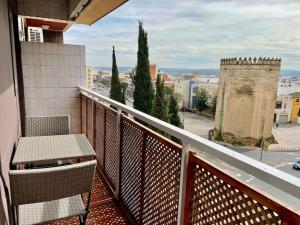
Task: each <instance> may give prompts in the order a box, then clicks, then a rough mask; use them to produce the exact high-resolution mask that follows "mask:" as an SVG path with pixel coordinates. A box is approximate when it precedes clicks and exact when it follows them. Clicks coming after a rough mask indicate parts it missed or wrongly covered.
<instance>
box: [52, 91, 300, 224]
mask: <svg viewBox="0 0 300 225" xmlns="http://www.w3.org/2000/svg"><path fill="white" fill-rule="evenodd" d="M80 90H81V97H80V99H81V127H82V132H83V133H85V134H86V136H87V138H88V140H89V141H90V143H91V145H92V146H93V147H94V149H95V151H96V154H97V162H98V171H97V175H96V178H95V181H94V186H93V192H92V202H91V213H90V214H89V216H88V222H87V224H300V210H299V209H300V204H299V197H300V194H299V193H300V192H299V191H300V181H299V179H297V178H295V177H293V176H290V175H289V174H286V173H283V172H280V171H278V170H276V169H274V168H271V167H269V166H267V165H265V164H262V163H260V162H257V161H255V160H252V159H250V158H248V157H245V156H243V155H241V154H239V153H236V152H233V151H231V150H229V149H227V148H224V147H222V146H219V145H217V144H214V143H212V142H209V141H207V140H205V139H202V138H200V137H198V136H196V135H193V134H191V133H188V132H186V131H184V130H181V129H179V128H176V127H173V126H171V125H169V124H167V123H164V122H162V121H159V120H157V119H155V118H153V117H151V116H148V115H145V114H143V113H141V112H139V111H137V110H135V109H132V108H130V107H127V106H124V105H122V104H120V103H117V102H115V101H113V100H110V99H108V98H106V97H104V96H101V95H99V94H97V93H95V92H92V91H88V90H87V89H84V88H80ZM110 106H113V108H112V107H110ZM125 112H126V115H125ZM133 117H135V118H138V119H139V120H142V121H143V122H145V123H147V124H150V125H151V126H154V127H156V128H158V129H160V130H163V131H164V132H167V133H169V134H170V135H172V136H175V137H177V138H179V139H181V140H182V143H183V145H182V146H181V145H178V144H176V143H174V142H172V141H170V140H168V139H166V138H165V137H163V136H161V135H159V134H158V133H156V132H154V131H152V130H151V129H149V128H148V127H146V126H144V125H141V124H140V123H138V122H136V121H135V120H134V119H133ZM249 177H251V179H248V178H249ZM77 223H78V219H77V218H71V219H67V220H63V221H59V222H54V223H50V224H77Z"/></svg>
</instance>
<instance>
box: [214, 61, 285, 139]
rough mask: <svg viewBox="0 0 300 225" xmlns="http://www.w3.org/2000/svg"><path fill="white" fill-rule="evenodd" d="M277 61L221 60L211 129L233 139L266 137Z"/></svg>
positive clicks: (277, 66) (271, 117)
mask: <svg viewBox="0 0 300 225" xmlns="http://www.w3.org/2000/svg"><path fill="white" fill-rule="evenodd" d="M280 68H281V59H273V58H272V59H269V58H268V59H266V58H263V59H262V58H259V59H256V58H254V59H253V60H252V59H251V58H249V59H246V58H244V59H242V58H240V59H236V58H230V59H221V66H220V77H219V86H218V97H217V109H216V117H215V129H216V130H219V131H221V132H222V133H223V134H230V135H233V136H234V137H236V138H254V139H256V140H259V139H260V138H264V139H267V138H270V137H271V135H272V126H273V117H274V107H275V101H276V95H277V84H278V79H279V73H280Z"/></svg>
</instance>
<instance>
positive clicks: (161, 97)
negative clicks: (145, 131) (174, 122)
mask: <svg viewBox="0 0 300 225" xmlns="http://www.w3.org/2000/svg"><path fill="white" fill-rule="evenodd" d="M167 107H168V102H167V99H166V98H165V91H164V82H163V81H162V80H161V75H160V74H158V75H157V78H156V94H155V98H154V105H153V110H152V116H154V117H156V118H157V119H160V120H163V121H166V122H168V120H169V119H168V108H167Z"/></svg>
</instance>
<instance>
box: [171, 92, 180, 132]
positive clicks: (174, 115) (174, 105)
mask: <svg viewBox="0 0 300 225" xmlns="http://www.w3.org/2000/svg"><path fill="white" fill-rule="evenodd" d="M169 120H170V123H171V124H172V125H174V126H176V127H179V128H183V124H182V122H181V119H180V116H179V106H178V101H177V98H176V97H175V96H174V95H173V94H172V95H171V97H170V103H169Z"/></svg>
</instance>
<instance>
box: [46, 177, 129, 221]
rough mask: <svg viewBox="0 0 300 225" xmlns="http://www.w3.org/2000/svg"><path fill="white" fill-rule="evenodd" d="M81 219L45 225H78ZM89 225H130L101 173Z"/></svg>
mask: <svg viewBox="0 0 300 225" xmlns="http://www.w3.org/2000/svg"><path fill="white" fill-rule="evenodd" d="M78 224H79V218H78V216H76V217H71V218H67V219H63V220H58V221H54V222H50V223H47V224H45V225H78ZM86 224H87V225H99V224H101V225H127V224H128V225H129V224H130V223H129V221H128V220H127V219H126V216H125V214H124V213H123V211H122V209H121V207H120V205H118V204H117V203H116V202H115V201H114V199H113V194H112V193H111V191H110V190H109V188H108V186H107V184H106V182H105V181H104V179H103V178H102V175H101V174H100V173H99V171H97V172H96V175H95V180H94V184H93V190H92V197H91V203H90V213H89V215H88V219H87V223H86Z"/></svg>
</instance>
